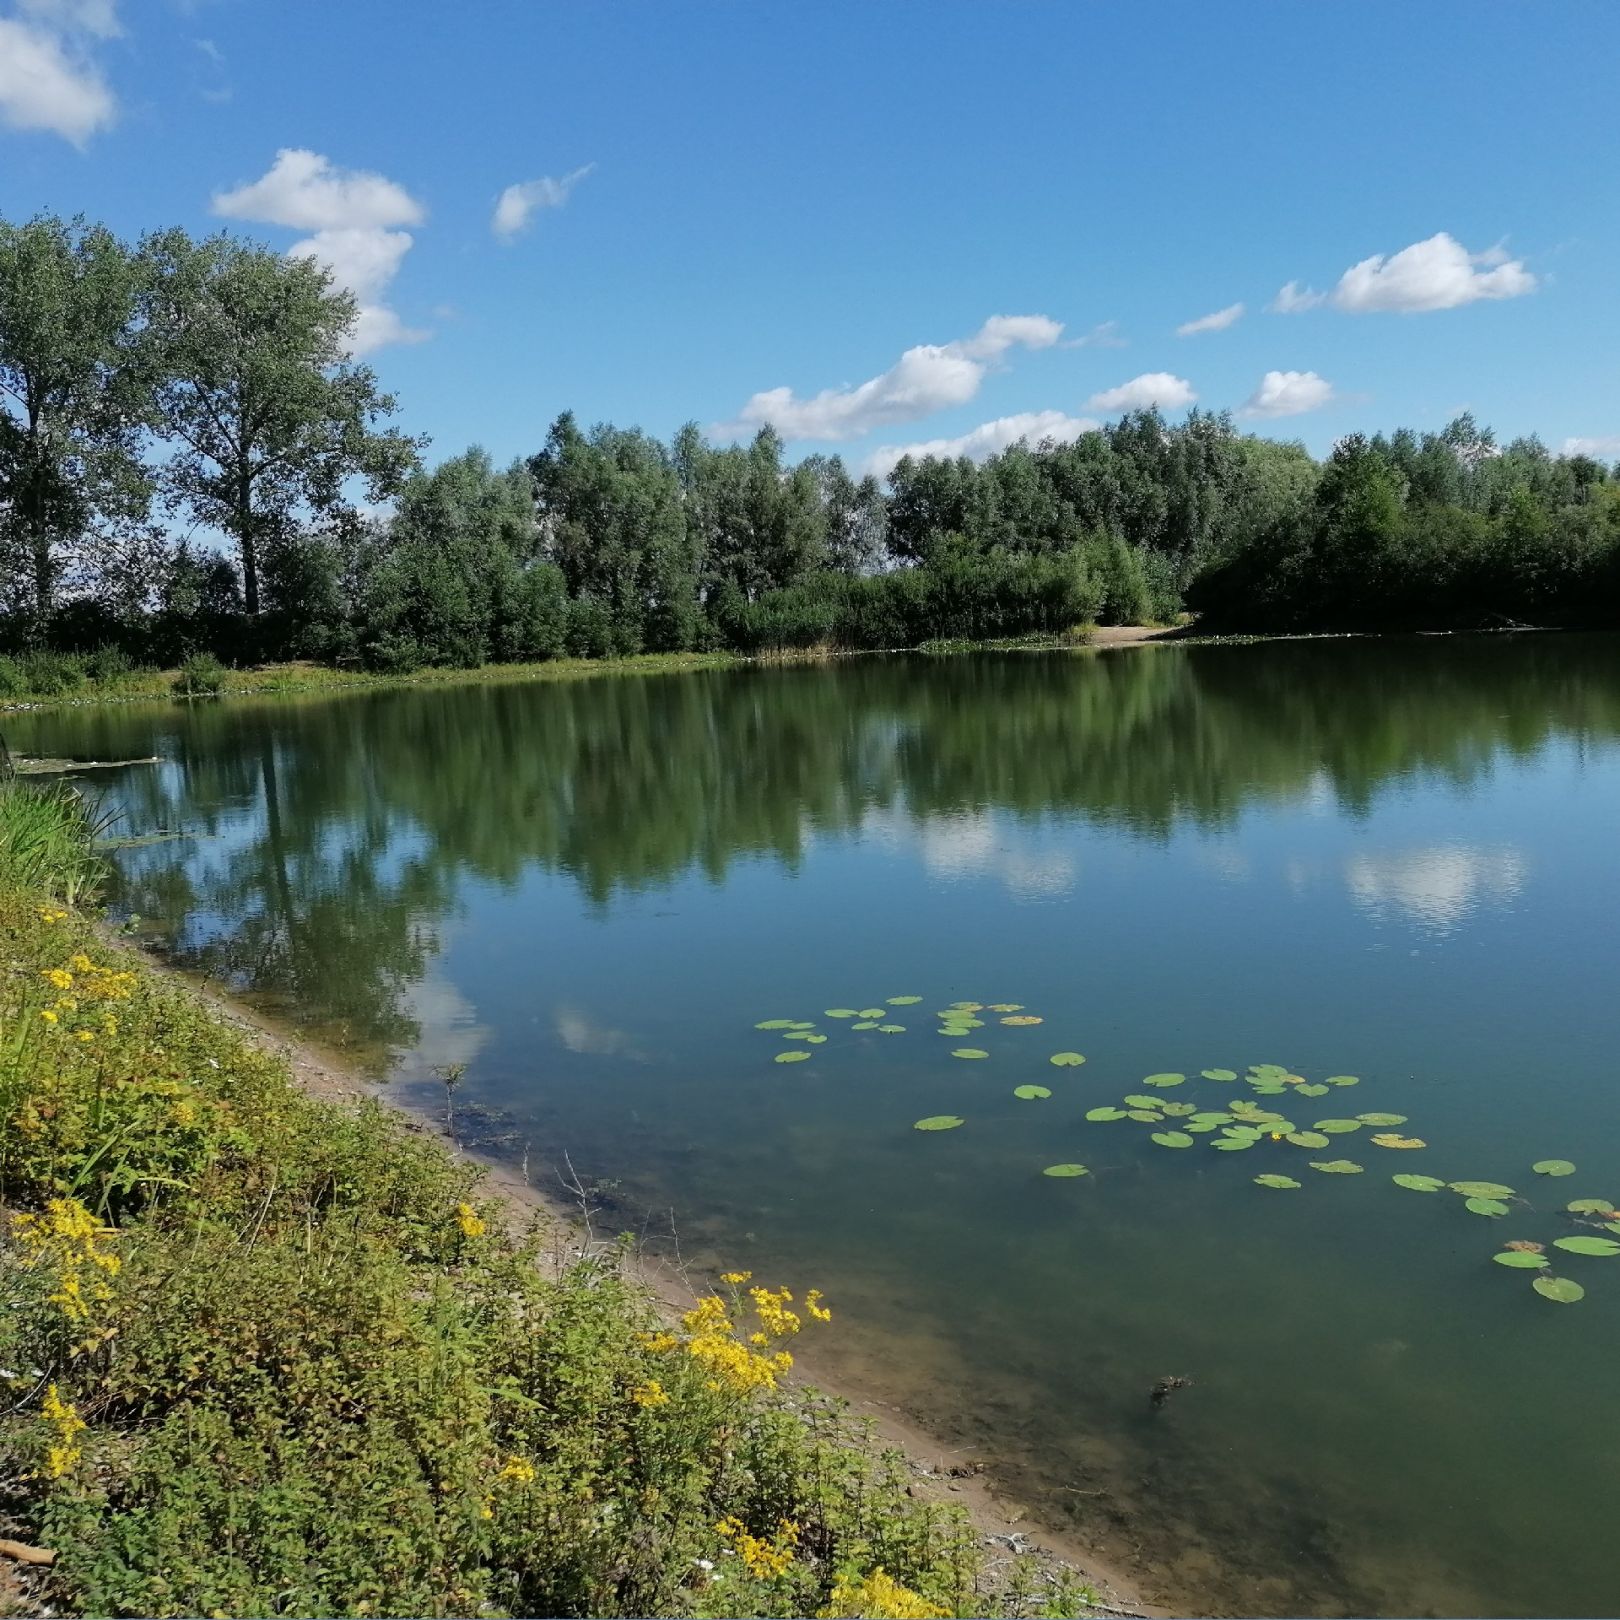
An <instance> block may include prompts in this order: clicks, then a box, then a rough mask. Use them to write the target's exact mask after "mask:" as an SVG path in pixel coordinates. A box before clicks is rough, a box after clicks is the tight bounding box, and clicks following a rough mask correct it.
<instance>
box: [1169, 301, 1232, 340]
mask: <svg viewBox="0 0 1620 1620" xmlns="http://www.w3.org/2000/svg"><path fill="white" fill-rule="evenodd" d="M1242 319H1243V306H1242V304H1228V305H1227V306H1226V308H1225V309H1217V310H1215V311H1214V312H1213V313H1212V314H1209V315H1200V316H1199V317H1198V319H1197V320H1195V321H1183V322H1182V323H1181V325H1180V326H1178V327H1177V328H1176V336H1177V337H1193V336H1195V335H1196V334H1197V333H1199V332H1224V331H1225V330H1226V329H1227V327H1229V326H1233V325H1235V324H1236V323H1237V322H1238V321H1240V320H1242Z"/></svg>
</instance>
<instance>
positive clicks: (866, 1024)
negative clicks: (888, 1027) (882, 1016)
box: [849, 1018, 878, 1029]
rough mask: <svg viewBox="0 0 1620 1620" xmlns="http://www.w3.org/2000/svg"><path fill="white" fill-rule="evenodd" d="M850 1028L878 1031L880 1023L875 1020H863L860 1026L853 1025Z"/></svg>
mask: <svg viewBox="0 0 1620 1620" xmlns="http://www.w3.org/2000/svg"><path fill="white" fill-rule="evenodd" d="M849 1027H850V1028H851V1029H876V1028H877V1027H878V1022H877V1019H875V1018H863V1019H862V1020H861V1021H860V1022H859V1023H858V1024H851V1025H850V1026H849Z"/></svg>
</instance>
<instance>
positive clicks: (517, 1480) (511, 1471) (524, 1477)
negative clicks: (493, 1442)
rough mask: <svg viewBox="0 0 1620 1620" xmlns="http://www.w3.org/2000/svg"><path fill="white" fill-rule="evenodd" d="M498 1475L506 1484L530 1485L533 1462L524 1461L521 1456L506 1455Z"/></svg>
mask: <svg viewBox="0 0 1620 1620" xmlns="http://www.w3.org/2000/svg"><path fill="white" fill-rule="evenodd" d="M499 1477H500V1478H501V1479H503V1480H505V1481H506V1483H507V1484H508V1485H532V1484H533V1483H534V1464H533V1463H532V1462H526V1461H525V1460H524V1459H523V1458H522V1457H508V1458H507V1459H506V1463H505V1465H504V1466H503V1467H502V1469H501V1472H500V1476H499Z"/></svg>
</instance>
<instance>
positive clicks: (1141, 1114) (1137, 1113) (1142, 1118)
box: [1126, 1108, 1164, 1125]
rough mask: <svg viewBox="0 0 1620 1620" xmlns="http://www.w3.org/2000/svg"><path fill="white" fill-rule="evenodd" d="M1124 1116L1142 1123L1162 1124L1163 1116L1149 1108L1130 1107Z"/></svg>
mask: <svg viewBox="0 0 1620 1620" xmlns="http://www.w3.org/2000/svg"><path fill="white" fill-rule="evenodd" d="M1126 1118H1128V1119H1134V1120H1137V1121H1139V1122H1140V1123H1141V1124H1143V1125H1162V1124H1163V1123H1164V1116H1163V1115H1162V1114H1159V1113H1155V1112H1154V1111H1153V1109H1151V1108H1132V1109H1129V1110H1127V1112H1126Z"/></svg>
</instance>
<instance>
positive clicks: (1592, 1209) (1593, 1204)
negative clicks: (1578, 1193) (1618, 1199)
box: [1564, 1198, 1614, 1215]
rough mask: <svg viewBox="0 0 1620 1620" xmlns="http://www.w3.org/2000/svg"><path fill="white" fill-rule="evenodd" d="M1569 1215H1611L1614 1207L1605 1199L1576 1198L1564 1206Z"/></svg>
mask: <svg viewBox="0 0 1620 1620" xmlns="http://www.w3.org/2000/svg"><path fill="white" fill-rule="evenodd" d="M1564 1208H1565V1209H1567V1210H1568V1211H1569V1212H1570V1214H1571V1215H1612V1214H1613V1213H1614V1205H1613V1204H1611V1203H1610V1202H1609V1200H1608V1199H1607V1198H1577V1199H1575V1200H1574V1201H1573V1202H1572V1203H1568V1204H1565V1205H1564Z"/></svg>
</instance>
